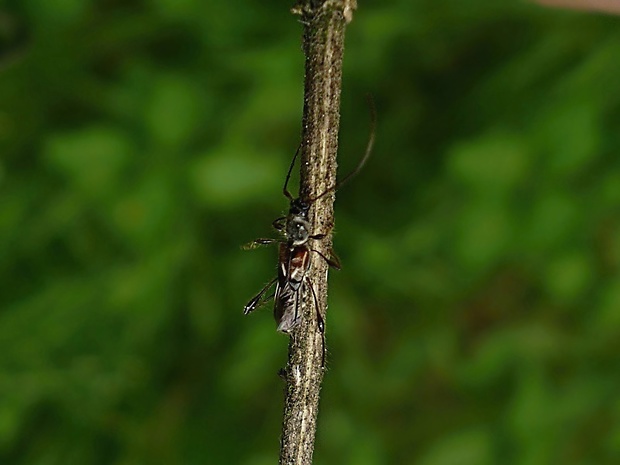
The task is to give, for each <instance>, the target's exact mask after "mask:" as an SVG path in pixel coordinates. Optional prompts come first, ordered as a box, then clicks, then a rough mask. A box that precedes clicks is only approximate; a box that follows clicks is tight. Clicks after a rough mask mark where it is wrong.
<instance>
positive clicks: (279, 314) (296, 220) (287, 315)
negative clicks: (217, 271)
mask: <svg viewBox="0 0 620 465" xmlns="http://www.w3.org/2000/svg"><path fill="white" fill-rule="evenodd" d="M368 104H369V106H370V115H371V128H370V137H369V139H368V144H367V146H366V152H365V153H364V156H363V157H362V159H361V160H360V161H359V163H358V164H357V166H356V167H355V169H354V170H353V171H351V172H350V173H349V174H348V175H346V176H345V177H344V178H343V179H342V180H341V181H338V182H336V183H335V184H334V185H333V186H331V187H329V188H327V189H326V190H325V191H324V192H322V193H321V194H319V195H317V196H315V197H310V198H303V197H301V196H299V197H297V198H294V197H293V196H292V195H291V193H290V192H289V190H288V182H289V180H290V178H291V173H292V171H293V167H294V166H295V160H296V159H297V156H298V155H299V150H300V148H301V145H300V146H299V147H298V148H297V151H296V152H295V155H294V156H293V160H292V161H291V165H290V166H289V169H288V173H287V174H286V179H285V181H284V187H283V189H282V193H283V194H284V196H285V197H286V198H287V199H288V200H289V202H290V204H289V211H288V215H286V216H283V217H280V218H277V219H276V220H275V221H273V223H272V226H273V227H274V228H275V229H276V230H277V231H280V233H281V234H282V236H283V237H281V238H279V239H268V238H261V239H256V240H254V241H252V242H250V243H249V244H247V245H245V246H244V248H245V249H254V248H256V247H259V246H261V245H270V244H279V254H278V275H277V276H276V277H275V278H273V279H272V280H271V281H269V282H268V283H267V284H266V285H265V287H263V288H262V289H261V291H260V292H259V293H258V294H257V295H256V296H254V297H253V298H252V299H251V300H250V301H249V302H248V303H247V304H246V306H245V307H244V309H243V313H244V315H247V314H248V313H251V312H253V311H254V310H256V309H257V308H258V307H260V306H261V305H262V304H264V303H265V302H267V301H268V300H269V299H271V298H272V297H273V299H274V317H275V320H276V323H277V324H278V331H280V332H283V333H286V334H289V335H290V334H291V332H292V330H293V329H294V328H295V326H296V325H297V324H298V323H299V314H300V313H299V307H300V302H301V300H302V298H303V291H304V289H310V291H311V293H312V297H313V300H314V307H315V310H316V320H317V327H318V330H319V332H320V333H321V338H322V344H323V355H322V366H324V364H325V321H324V319H323V316H322V315H321V310H320V308H319V302H318V299H317V296H316V292H315V290H314V286H313V285H312V282H310V278H309V277H308V276H307V273H308V270H309V269H310V264H311V260H310V254H311V252H314V253H316V254H317V255H318V256H319V257H321V258H322V259H323V260H325V262H326V263H327V264H328V265H329V266H330V267H332V268H336V269H338V270H339V269H340V260H339V259H338V257H337V256H336V255H335V254H334V252H333V251H330V254H329V255H330V256H329V257H326V256H325V255H323V254H322V253H321V252H319V251H318V250H316V249H314V248H313V247H311V245H310V243H309V242H310V240H315V241H318V240H321V239H323V238H325V237H326V236H327V234H328V233H329V230H328V231H327V232H326V233H319V234H313V233H311V232H310V230H311V229H312V226H311V224H310V221H309V217H308V213H309V211H310V207H311V206H312V205H313V204H314V203H315V202H316V201H317V200H319V199H320V198H322V197H324V196H325V195H327V194H329V193H330V192H335V191H337V190H338V189H339V188H340V187H342V185H344V184H345V183H346V182H347V181H349V180H350V179H351V178H352V177H353V176H355V175H356V174H357V173H358V172H359V171H360V170H361V169H362V167H363V166H364V164H365V163H366V161H367V160H368V157H369V156H370V153H371V151H372V146H373V144H374V139H375V126H376V112H375V108H374V104H373V102H372V99H371V98H370V96H369V97H368ZM274 284H275V285H276V289H275V292H274V294H272V295H270V296H267V297H266V295H267V292H268V291H269V289H271V287H272V286H273V285H274Z"/></svg>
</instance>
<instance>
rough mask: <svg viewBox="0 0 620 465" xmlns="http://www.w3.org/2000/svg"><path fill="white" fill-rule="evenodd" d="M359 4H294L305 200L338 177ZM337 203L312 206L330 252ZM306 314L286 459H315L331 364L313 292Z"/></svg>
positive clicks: (295, 364) (319, 281) (306, 0)
mask: <svg viewBox="0 0 620 465" xmlns="http://www.w3.org/2000/svg"><path fill="white" fill-rule="evenodd" d="M355 6H356V5H355V0H327V1H325V0H323V1H317V0H302V1H300V2H299V3H298V4H297V5H296V6H295V7H294V8H293V10H292V11H293V13H296V14H299V15H300V16H301V23H302V24H303V25H304V38H303V49H304V53H305V57H306V76H305V91H304V115H303V128H302V147H301V178H300V183H301V184H300V194H301V196H302V197H303V198H312V197H314V196H316V195H318V194H320V193H322V192H324V191H325V190H326V189H328V188H329V187H331V186H333V185H334V183H335V180H336V166H337V165H336V153H337V151H338V128H339V124H340V89H341V80H342V79H341V78H342V56H343V47H344V30H345V26H346V24H347V23H348V22H349V21H350V20H351V15H352V12H353V10H354V9H355ZM333 205H334V194H333V193H330V194H328V195H326V196H324V197H322V198H321V199H319V200H317V201H316V202H315V204H314V205H313V207H312V209H311V211H310V220H311V222H312V225H313V234H318V233H326V232H329V234H328V236H327V237H326V238H325V239H323V240H321V241H315V242H314V243H313V247H315V248H316V249H317V250H319V251H320V252H321V253H323V254H324V255H326V256H328V255H329V250H330V248H331V228H332V226H333V224H334V209H333ZM313 255H314V256H313V257H312V258H313V260H312V266H311V269H310V271H309V277H310V281H311V282H312V285H313V286H314V289H315V290H316V294H317V298H318V303H319V308H320V310H321V313H322V314H323V315H324V316H325V310H326V309H327V271H328V267H327V264H326V263H325V261H324V260H320V259H317V255H316V254H313ZM302 315H303V317H302V318H301V323H300V324H299V325H298V326H297V327H296V329H295V331H294V333H293V334H292V337H291V340H290V344H289V357H288V364H287V367H286V371H285V374H284V376H285V378H286V393H285V402H284V419H283V423H282V439H281V449H280V464H281V465H293V464H295V465H310V464H311V463H312V454H313V451H314V436H315V431H316V420H317V412H318V404H319V392H320V389H321V382H322V380H323V370H324V367H323V366H322V351H323V347H322V338H321V334H320V333H319V331H318V329H317V321H316V314H315V309H314V300H313V298H312V293H311V292H305V293H304V299H303V309H302ZM326 328H327V325H326Z"/></svg>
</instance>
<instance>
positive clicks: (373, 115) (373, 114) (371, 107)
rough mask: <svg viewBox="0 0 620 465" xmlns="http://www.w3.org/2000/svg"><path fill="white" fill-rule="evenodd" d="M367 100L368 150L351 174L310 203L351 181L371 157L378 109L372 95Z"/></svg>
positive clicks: (310, 201) (368, 95) (310, 200)
mask: <svg viewBox="0 0 620 465" xmlns="http://www.w3.org/2000/svg"><path fill="white" fill-rule="evenodd" d="M366 101H367V102H368V108H369V110H370V137H369V138H368V144H367V145H366V152H365V153H364V156H363V157H362V159H361V160H360V161H359V163H358V164H357V166H356V167H355V169H354V170H353V171H351V172H350V173H349V174H347V175H346V176H345V177H344V178H342V179H341V180H340V181H338V182H337V183H336V184H334V185H333V186H332V187H330V188H328V189H327V190H325V192H323V193H322V194H320V195H317V196H316V197H314V198H312V199H309V200H308V203H314V202H316V201H317V200H319V199H320V198H321V197H323V196H325V195H327V194H329V193H330V192H334V191H337V190H338V189H339V188H341V187H342V186H343V185H344V184H345V183H346V182H347V181H349V180H350V179H351V178H352V177H353V176H355V175H356V174H357V173H359V172H360V170H361V169H362V168H363V167H364V165H365V164H366V161H367V160H368V157H370V153H371V152H372V147H373V145H374V144H375V132H376V129H377V109H376V108H375V102H374V100H373V98H372V95H370V94H366ZM295 156H297V155H295ZM293 160H294V159H293ZM289 174H290V171H289ZM287 181H288V177H287ZM285 195H286V193H285ZM289 196H290V194H289Z"/></svg>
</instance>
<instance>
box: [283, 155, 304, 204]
mask: <svg viewBox="0 0 620 465" xmlns="http://www.w3.org/2000/svg"><path fill="white" fill-rule="evenodd" d="M299 149H301V143H300V144H299V146H298V147H297V150H296V151H295V156H294V157H293V160H292V161H291V166H289V167H288V173H286V180H285V181H284V187H283V188H282V193H283V194H284V195H285V196H286V198H287V199H289V200H293V196H292V195H291V193H290V192H289V191H288V181H289V179H291V173H292V172H293V166H295V160H297V155H299Z"/></svg>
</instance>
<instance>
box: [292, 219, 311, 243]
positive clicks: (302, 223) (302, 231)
mask: <svg viewBox="0 0 620 465" xmlns="http://www.w3.org/2000/svg"><path fill="white" fill-rule="evenodd" d="M286 237H287V239H288V240H289V242H290V243H291V244H292V245H302V244H305V243H306V242H308V238H309V237H310V222H309V221H308V220H306V219H305V218H303V217H302V216H295V215H289V217H288V218H287V221H286Z"/></svg>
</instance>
